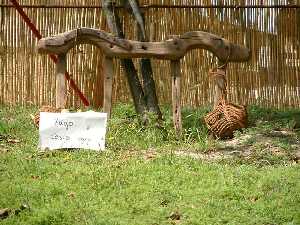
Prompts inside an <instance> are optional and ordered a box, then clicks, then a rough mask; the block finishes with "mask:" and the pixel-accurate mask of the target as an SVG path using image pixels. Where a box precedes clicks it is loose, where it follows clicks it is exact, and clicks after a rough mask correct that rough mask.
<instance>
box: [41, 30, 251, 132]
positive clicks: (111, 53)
mask: <svg viewBox="0 0 300 225" xmlns="http://www.w3.org/2000/svg"><path fill="white" fill-rule="evenodd" d="M82 43H88V44H92V45H95V46H97V47H99V48H100V49H101V50H102V51H103V52H104V54H105V61H104V65H105V67H106V68H104V71H105V72H104V73H105V93H104V102H105V103H104V110H105V112H107V113H108V114H110V110H111V89H112V80H113V77H112V74H113V67H112V58H115V57H116V58H157V59H164V60H170V61H171V71H172V84H173V88H172V101H173V117H174V118H173V119H174V125H175V128H176V131H177V133H180V132H181V111H180V59H181V58H183V57H184V55H185V54H186V53H187V52H188V51H190V50H192V49H198V48H200V49H206V50H208V51H210V52H212V53H213V54H214V56H216V57H217V58H218V59H219V60H220V61H223V62H225V61H226V62H245V61H248V59H249V58H250V51H249V49H247V48H245V47H243V46H240V45H236V44H233V43H231V42H229V41H228V40H226V39H223V38H221V37H219V36H217V35H214V34H211V33H206V32H203V31H193V32H188V33H185V34H183V35H178V36H172V37H171V39H169V40H166V41H162V42H139V41H132V40H126V39H121V38H118V37H115V36H113V35H111V34H109V33H107V32H105V31H101V30H97V29H92V28H79V29H75V30H71V31H68V32H65V33H62V34H58V35H56V36H53V37H47V38H42V39H41V40H40V41H39V42H38V46H37V49H38V52H39V53H44V54H57V55H66V54H67V52H68V51H69V50H70V49H71V48H73V47H74V46H75V45H77V44H82Z"/></svg>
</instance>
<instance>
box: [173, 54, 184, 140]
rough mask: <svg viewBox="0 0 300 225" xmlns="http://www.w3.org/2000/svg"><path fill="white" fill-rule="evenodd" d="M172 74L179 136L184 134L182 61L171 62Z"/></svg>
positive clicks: (174, 120)
mask: <svg viewBox="0 0 300 225" xmlns="http://www.w3.org/2000/svg"><path fill="white" fill-rule="evenodd" d="M171 74H172V106H173V123H174V127H175V130H176V133H177V135H178V136H180V135H181V132H182V120H181V102H180V100H181V95H180V93H181V87H180V77H181V74H180V60H172V61H171Z"/></svg>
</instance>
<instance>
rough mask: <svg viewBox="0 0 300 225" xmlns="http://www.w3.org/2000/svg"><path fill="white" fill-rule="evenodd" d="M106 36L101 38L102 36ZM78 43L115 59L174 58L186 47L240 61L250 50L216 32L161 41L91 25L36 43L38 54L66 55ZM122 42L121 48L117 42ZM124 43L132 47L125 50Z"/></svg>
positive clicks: (198, 33)
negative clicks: (116, 34) (124, 36)
mask: <svg viewBox="0 0 300 225" xmlns="http://www.w3.org/2000/svg"><path fill="white" fill-rule="evenodd" d="M104 36H105V37H106V38H103V37H104ZM79 43H90V44H93V45H96V46H97V47H99V48H101V49H102V50H103V52H104V53H105V54H106V55H107V56H109V57H118V58H158V59H169V60H177V59H180V58H182V57H183V56H184V55H185V54H186V53H187V52H188V51H189V50H192V49H196V48H200V49H206V50H208V51H211V52H212V53H213V54H214V55H215V56H216V57H218V58H219V60H220V61H224V62H242V61H247V60H248V59H249V57H250V51H249V50H248V49H247V48H245V47H243V46H240V45H236V44H233V43H231V42H229V41H228V40H226V39H223V38H221V37H219V36H217V35H214V34H210V33H206V32H202V31H194V32H188V33H185V34H183V35H181V36H173V37H172V38H171V39H169V40H166V41H163V42H139V41H132V40H126V39H121V38H117V37H114V36H113V35H111V34H109V33H106V32H105V31H101V30H96V29H92V28H80V29H75V30H71V31H68V32H65V33H62V34H58V35H56V36H53V37H47V38H43V39H41V40H40V41H39V42H38V47H37V48H38V51H39V52H40V53H48V54H49V53H50V54H65V53H67V52H68V51H69V50H70V49H71V48H72V47H74V46H75V45H76V44H79ZM120 43H122V44H121V45H122V47H119V46H117V45H120ZM124 46H129V47H132V48H131V49H130V50H126V49H125V47H124Z"/></svg>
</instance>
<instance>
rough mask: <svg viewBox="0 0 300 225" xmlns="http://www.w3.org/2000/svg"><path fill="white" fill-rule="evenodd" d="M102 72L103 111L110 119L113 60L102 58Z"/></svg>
mask: <svg viewBox="0 0 300 225" xmlns="http://www.w3.org/2000/svg"><path fill="white" fill-rule="evenodd" d="M103 70H104V104H103V110H104V112H106V113H107V117H108V118H110V114H111V106H112V88H113V74H114V65H113V59H112V58H109V57H104V59H103Z"/></svg>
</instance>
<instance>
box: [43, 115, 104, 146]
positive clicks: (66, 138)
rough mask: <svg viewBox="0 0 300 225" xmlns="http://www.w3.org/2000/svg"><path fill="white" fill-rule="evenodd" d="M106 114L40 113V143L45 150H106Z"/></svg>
mask: <svg viewBox="0 0 300 225" xmlns="http://www.w3.org/2000/svg"><path fill="white" fill-rule="evenodd" d="M106 121H107V115H106V113H98V112H91V111H89V112H79V113H47V112H41V113H40V128H39V133H40V142H39V147H40V148H41V149H42V150H44V149H47V148H48V149H50V150H51V149H60V148H85V149H93V150H104V148H105V133H106Z"/></svg>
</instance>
